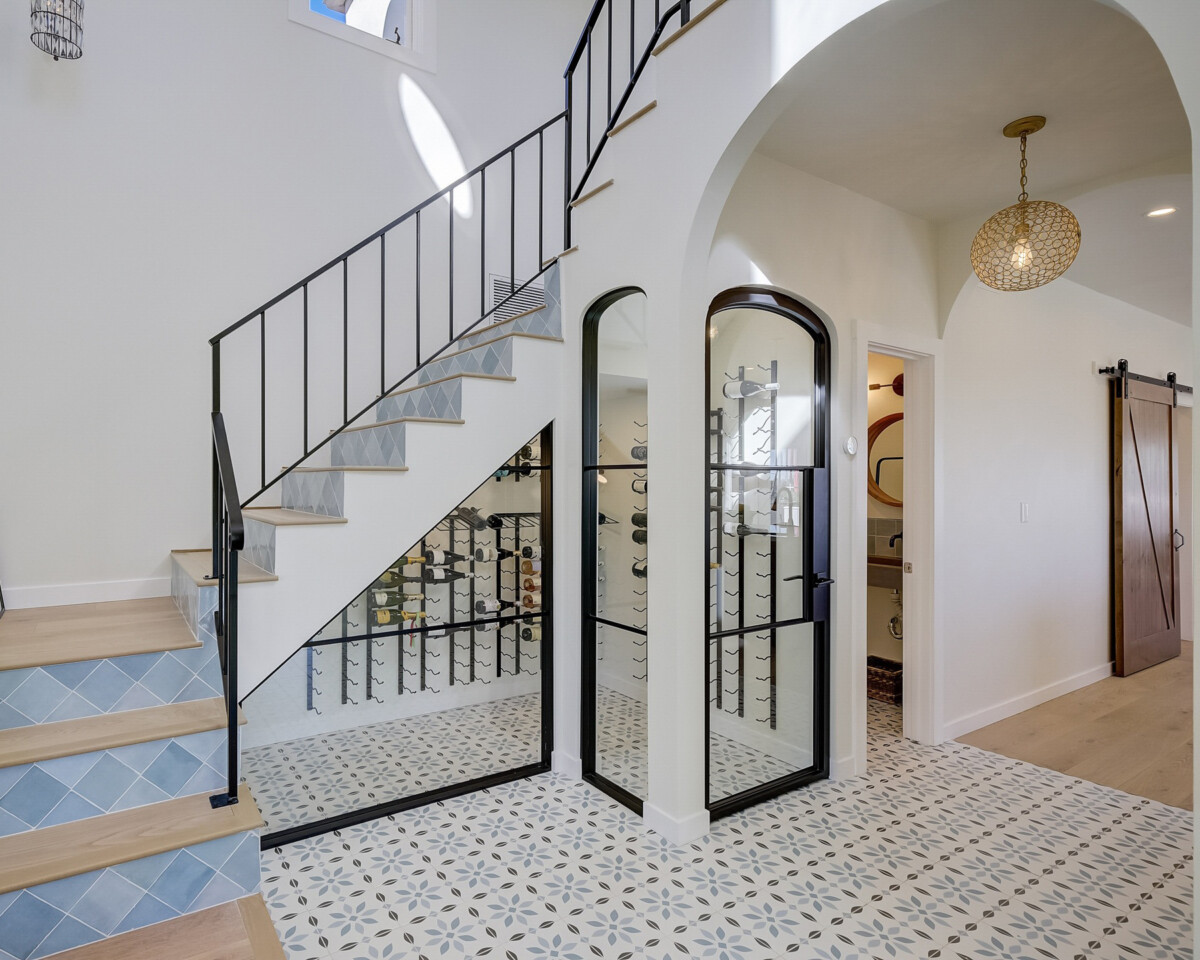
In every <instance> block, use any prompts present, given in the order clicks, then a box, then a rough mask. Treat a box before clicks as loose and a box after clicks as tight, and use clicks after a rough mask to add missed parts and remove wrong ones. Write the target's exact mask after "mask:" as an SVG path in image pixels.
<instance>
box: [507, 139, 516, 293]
mask: <svg viewBox="0 0 1200 960" xmlns="http://www.w3.org/2000/svg"><path fill="white" fill-rule="evenodd" d="M508 173H509V178H508V295H509V296H510V297H511V296H512V295H513V294H514V293H516V290H517V151H516V150H515V149H513V150H510V151H509V152H508Z"/></svg>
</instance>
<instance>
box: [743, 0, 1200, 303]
mask: <svg viewBox="0 0 1200 960" xmlns="http://www.w3.org/2000/svg"><path fill="white" fill-rule="evenodd" d="M789 81H795V83H794V86H793V89H796V90H799V91H802V93H801V94H800V96H799V97H798V98H797V99H796V101H795V102H794V103H793V104H791V106H790V107H788V108H787V109H786V110H785V111H784V113H783V114H782V115H781V116H780V117H779V119H778V120H777V121H776V123H775V124H774V125H773V126H772V128H771V129H770V130H769V131H768V133H767V135H766V136H765V137H764V138H763V140H762V142H761V143H760V145H759V148H758V149H759V151H760V152H761V153H764V154H766V155H767V156H769V157H772V158H774V159H776V160H779V161H781V162H783V163H786V164H789V165H791V166H794V167H797V168H799V169H801V170H805V171H807V172H809V173H811V174H814V175H815V176H818V177H821V178H822V179H825V180H829V181H831V182H834V183H837V184H840V185H842V186H844V187H847V188H848V189H851V190H853V191H855V192H856V193H860V194H863V195H865V196H868V197H871V198H873V199H876V200H879V201H881V202H882V203H885V204H887V205H888V206H891V207H895V208H897V209H899V210H902V211H904V212H906V213H910V214H913V215H914V216H918V217H921V218H922V219H925V220H929V221H932V222H934V223H937V224H942V223H948V222H952V221H955V220H960V219H962V218H966V217H979V218H980V222H982V219H983V217H985V216H986V215H987V214H988V213H989V212H991V211H994V210H996V209H999V208H1001V207H1005V206H1008V205H1009V204H1012V203H1015V202H1016V199H1017V194H1018V193H1019V191H1020V187H1019V184H1018V178H1019V168H1018V162H1019V156H1020V153H1019V147H1018V145H1017V142H1016V141H1015V140H1010V139H1008V138H1006V137H1004V136H1003V134H1002V133H1001V128H1002V127H1003V126H1004V125H1005V124H1006V123H1007V122H1008V121H1010V120H1014V119H1016V118H1018V117H1022V116H1027V115H1029V114H1042V115H1044V116H1045V117H1046V118H1047V124H1046V128H1045V129H1044V130H1042V131H1041V132H1039V133H1037V134H1034V135H1033V136H1031V137H1030V138H1029V148H1028V156H1029V192H1030V195H1031V196H1032V197H1033V198H1034V199H1049V200H1060V201H1064V200H1066V199H1068V198H1075V199H1072V200H1071V206H1072V209H1073V210H1075V212H1076V214H1077V216H1079V219H1080V223H1081V226H1082V228H1083V237H1084V240H1083V246H1082V248H1081V251H1080V255H1079V259H1078V260H1077V261H1076V264H1075V265H1074V266H1073V267H1072V268H1071V272H1070V273H1069V274H1068V276H1070V277H1071V279H1072V280H1075V281H1076V282H1080V283H1084V284H1085V285H1088V286H1092V287H1094V288H1095V289H1098V290H1100V291H1101V292H1103V293H1107V294H1109V295H1111V296H1115V297H1117V298H1118V299H1121V300H1124V301H1126V302H1130V303H1134V304H1136V305H1137V306H1141V307H1143V308H1144V309H1147V310H1151V311H1152V312H1155V313H1159V314H1161V315H1164V316H1168V317H1170V318H1171V319H1174V320H1177V321H1179V322H1184V323H1186V322H1190V314H1191V307H1190V304H1191V296H1190V289H1191V272H1190V271H1191V237H1190V229H1189V226H1190V219H1191V187H1190V176H1188V173H1189V168H1188V159H1187V158H1188V157H1190V151H1191V140H1190V130H1189V127H1188V122H1187V117H1186V114H1185V113H1184V110H1183V106H1182V104H1181V103H1180V100H1179V95H1178V93H1177V92H1176V90H1175V86H1174V83H1173V82H1172V80H1171V76H1170V73H1169V71H1168V70H1167V67H1166V64H1165V63H1164V62H1163V59H1162V56H1161V55H1160V54H1159V52H1158V49H1157V47H1156V46H1155V45H1154V43H1153V42H1152V41H1151V40H1150V38H1149V37H1148V36H1147V34H1146V33H1145V32H1144V31H1143V30H1142V28H1141V27H1139V26H1138V25H1137V24H1136V23H1135V22H1133V21H1132V20H1130V19H1129V18H1127V17H1125V16H1124V15H1123V14H1121V13H1119V12H1117V11H1115V10H1113V9H1111V8H1109V7H1106V6H1103V5H1102V4H1101V3H1098V2H1096V0H1054V2H1052V3H1050V2H1047V0H945V2H941V3H934V4H932V5H929V4H925V5H923V6H922V8H921V9H919V10H915V11H913V12H909V10H908V8H906V6H905V4H903V3H896V4H894V5H893V4H887V5H885V6H884V7H883V8H880V12H877V13H874V14H870V15H868V16H866V17H864V18H862V19H861V20H859V21H856V22H855V23H852V24H850V25H849V26H848V27H846V28H845V29H844V30H842V31H841V32H840V33H838V34H837V35H835V36H834V37H832V38H831V39H830V40H828V41H826V42H825V43H824V44H822V45H821V46H820V47H818V48H817V49H816V50H815V51H814V52H813V53H812V54H810V55H809V56H808V57H806V58H805V59H804V60H803V61H801V63H800V64H799V65H798V66H797V68H796V73H795V74H793V75H792V76H791V77H789ZM1172 160H1174V161H1176V163H1175V164H1174V168H1175V169H1174V170H1173V172H1174V173H1175V174H1176V175H1175V176H1161V175H1159V176H1140V175H1138V174H1137V173H1136V171H1137V170H1138V168H1146V167H1151V168H1153V167H1154V165H1156V164H1158V165H1159V166H1160V167H1162V166H1163V164H1164V162H1165V161H1172ZM1167 165H1168V166H1169V164H1167ZM1160 172H1161V170H1160ZM1130 178H1132V180H1131V179H1130ZM1125 181H1129V182H1125ZM1098 183H1099V184H1102V186H1098V187H1095V186H1093V185H1095V184H1098ZM1168 204H1169V205H1171V206H1175V207H1177V208H1178V212H1177V213H1176V214H1174V215H1173V216H1172V217H1169V218H1164V220H1163V221H1160V222H1150V223H1147V222H1146V220H1145V216H1144V215H1145V213H1146V211H1147V210H1149V209H1152V208H1154V207H1159V206H1164V205H1168ZM1133 237H1136V241H1137V242H1136V243H1134V242H1130V241H1131V239H1132V238H1133ZM1143 268H1144V269H1143ZM1167 274H1169V276H1168V275H1167ZM1135 275H1136V278H1137V279H1136V281H1135V280H1130V279H1129V278H1130V277H1132V276H1135ZM1164 285H1165V286H1164ZM1168 288H1169V289H1168Z"/></svg>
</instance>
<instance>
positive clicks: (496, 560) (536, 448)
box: [245, 428, 550, 835]
mask: <svg viewBox="0 0 1200 960" xmlns="http://www.w3.org/2000/svg"><path fill="white" fill-rule="evenodd" d="M549 432H550V430H549V428H547V429H546V430H544V431H542V433H541V434H539V436H538V437H535V438H534V439H532V440H531V441H530V442H529V443H528V444H526V445H524V446H523V447H522V448H521V449H520V450H518V451H517V452H516V453H515V454H514V456H513V457H512V458H510V459H509V460H508V461H507V462H506V463H504V464H502V465H500V466H499V467H498V468H497V469H496V471H495V472H494V473H493V474H492V475H491V476H490V477H489V478H488V479H487V480H485V481H484V483H483V484H482V485H481V486H480V487H479V488H477V489H476V491H475V492H474V493H473V494H472V495H471V496H470V497H469V498H468V499H467V500H465V501H464V502H463V503H461V504H460V505H459V506H458V507H456V508H455V509H454V510H452V511H451V512H450V513H449V514H448V515H447V516H446V517H444V518H443V519H442V520H441V521H439V522H438V523H437V524H436V525H435V526H434V527H433V529H431V530H429V531H428V532H427V533H426V535H425V536H424V537H423V538H422V539H421V540H420V541H419V542H417V543H415V544H412V545H411V546H409V547H408V549H406V550H405V551H404V552H403V553H401V554H400V555H399V556H398V557H397V559H396V561H395V562H394V563H393V564H392V565H390V566H389V567H388V569H387V570H384V571H382V572H381V573H380V575H379V576H378V577H377V578H376V579H375V580H374V581H373V582H372V583H370V584H368V585H367V586H366V587H365V588H364V589H363V590H362V591H361V592H360V593H359V594H358V595H357V596H356V597H355V598H354V599H353V600H351V601H350V603H348V604H347V605H346V606H345V607H344V608H343V609H342V610H341V611H340V612H339V613H338V614H337V615H336V616H335V617H333V618H332V619H331V620H330V621H329V623H327V624H326V625H325V627H324V628H323V629H322V630H320V631H319V632H318V633H317V634H316V635H315V636H313V637H312V638H310V639H309V640H307V641H306V642H305V643H304V644H303V645H302V646H301V647H300V649H299V650H298V651H297V653H296V654H295V655H294V656H293V657H292V658H291V659H290V660H289V661H287V663H285V664H284V665H283V666H282V667H281V668H280V669H279V670H278V671H277V672H276V673H275V674H274V675H273V676H272V677H270V678H269V679H268V680H267V681H266V682H265V683H264V684H263V685H262V686H261V687H260V688H259V689H258V690H256V691H255V692H254V693H252V694H251V695H250V697H249V698H247V701H246V712H247V714H248V716H250V718H251V724H250V725H249V727H248V728H247V732H246V734H245V741H246V748H247V749H246V775H247V779H249V780H250V781H251V783H252V785H253V786H254V789H255V795H256V797H259V800H260V803H261V805H262V807H263V814H264V817H265V818H266V819H267V821H268V831H269V833H270V834H271V835H275V834H284V835H295V834H297V833H302V832H309V833H311V832H316V831H315V830H314V828H313V825H314V824H316V823H323V824H324V825H323V826H322V827H321V829H329V825H328V823H327V821H330V820H331V819H336V818H339V817H342V818H361V815H362V811H363V810H366V809H376V808H379V807H380V806H381V805H382V806H387V807H389V808H396V809H399V808H402V807H403V806H409V805H413V804H414V803H416V802H429V799H430V798H431V797H430V795H431V794H434V793H439V792H441V793H445V792H447V791H459V792H461V789H462V788H463V785H464V784H472V785H473V787H472V788H476V789H477V788H478V786H479V783H480V781H481V780H485V779H497V778H500V779H503V778H511V777H512V776H523V775H528V774H529V773H530V772H535V771H536V770H537V769H544V768H546V767H547V766H548V763H549V756H548V745H547V743H546V738H545V737H544V735H543V731H544V730H545V729H548V711H549V703H550V696H549V691H548V684H549V676H548V671H547V670H546V669H545V665H546V662H547V657H548V649H547V648H548V645H549V642H550V628H549V623H550V619H549V618H550V603H549V598H550V583H549V561H550V537H549V528H548V521H549V483H550V462H549V456H548V454H549V446H550V439H549ZM544 564H545V566H543V565H544ZM451 746H452V747H453V749H448V748H449V747H451ZM397 793H400V794H403V795H402V796H397ZM373 815H376V816H377V815H379V813H378V812H376V813H374V814H373Z"/></svg>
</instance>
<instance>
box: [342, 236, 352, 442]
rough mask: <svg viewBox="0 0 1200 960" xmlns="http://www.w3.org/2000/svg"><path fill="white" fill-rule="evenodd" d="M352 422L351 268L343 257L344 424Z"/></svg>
mask: <svg viewBox="0 0 1200 960" xmlns="http://www.w3.org/2000/svg"><path fill="white" fill-rule="evenodd" d="M349 421H350V267H349V266H348V265H347V263H346V258H345V257H342V423H349Z"/></svg>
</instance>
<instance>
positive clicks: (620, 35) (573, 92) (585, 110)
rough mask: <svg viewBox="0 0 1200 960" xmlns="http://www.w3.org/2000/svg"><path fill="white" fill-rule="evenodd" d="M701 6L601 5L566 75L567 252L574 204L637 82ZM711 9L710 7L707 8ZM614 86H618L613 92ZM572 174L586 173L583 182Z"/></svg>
mask: <svg viewBox="0 0 1200 960" xmlns="http://www.w3.org/2000/svg"><path fill="white" fill-rule="evenodd" d="M700 3H701V0H676V2H675V3H672V4H670V5H664V4H663V3H662V0H642V2H641V3H640V4H639V2H638V0H596V3H595V4H594V5H593V6H592V10H591V13H589V14H588V18H587V22H586V23H585V24H584V27H583V32H582V33H580V35H579V41H578V42H577V43H576V44H575V50H574V52H573V53H572V54H571V59H570V60H569V61H568V63H567V69H566V71H565V72H564V73H563V78H564V79H565V80H566V113H567V175H566V179H567V183H568V185H569V186H568V196H567V227H566V235H567V236H566V240H567V244H566V245H567V246H570V245H571V225H570V211H571V207H570V204H571V201H573V200H577V199H579V196H580V195H581V194H582V193H583V189H584V187H585V186H586V185H587V182H588V178H589V177H590V176H591V174H592V171H593V170H594V169H595V167H596V162H597V161H598V160H599V159H600V154H601V153H602V152H603V151H604V144H605V143H606V142H607V141H608V134H609V132H610V131H611V130H612V129H613V127H615V126H616V125H617V124H618V123H619V122H620V120H621V116H622V114H623V113H624V111H625V107H626V105H627V104H628V103H629V97H630V95H631V94H632V93H633V90H634V87H636V86H637V82H638V79H639V78H640V77H641V75H642V72H643V71H644V70H645V69H646V64H647V63H649V62H650V57H651V55H652V54H653V53H654V48H655V47H656V46H658V42H659V40H660V39H661V38H662V35H663V33H665V32H666V29H667V27H668V26H669V25H670V23H671V21H672V20H673V19H674V18H675V16H676V14H678V16H679V26H680V27H683V26H686V25H687V23H688V22H689V21H690V20H691V18H692V6H693V4H697V5H700ZM704 5H707V4H704ZM614 84H616V86H615V87H614ZM573 169H579V170H580V171H581V172H580V174H579V176H578V178H576V177H574V176H573V175H572V172H571V171H572V170H573Z"/></svg>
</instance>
